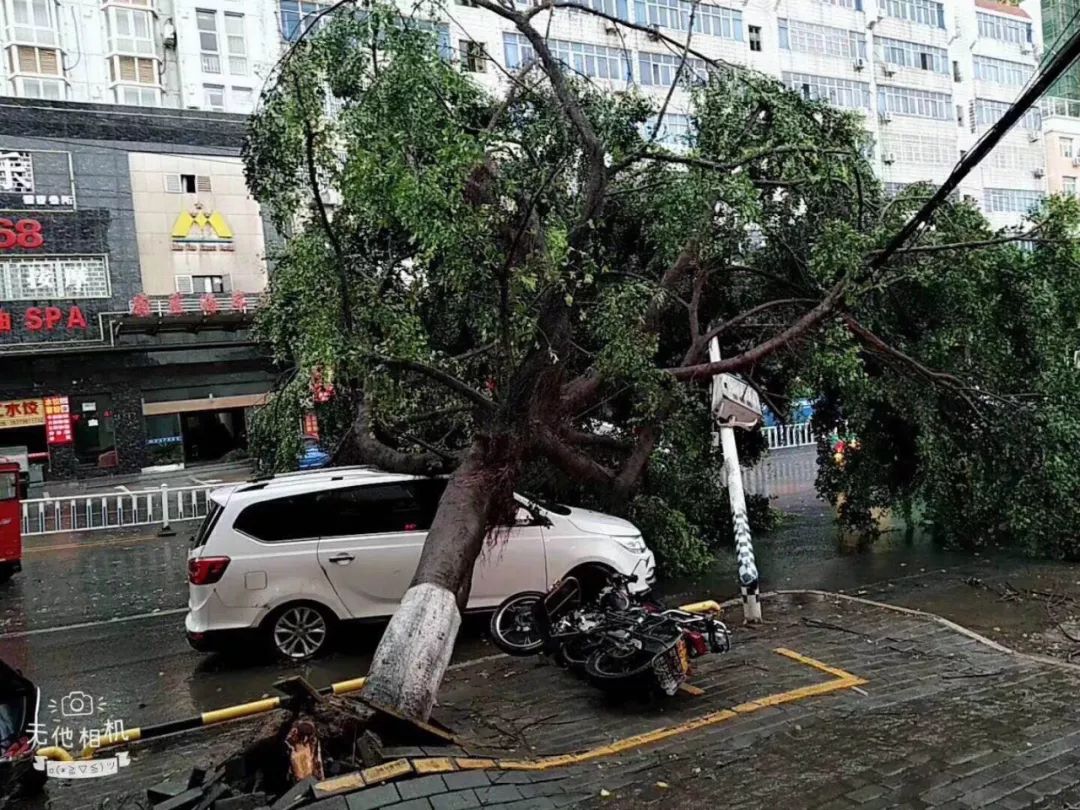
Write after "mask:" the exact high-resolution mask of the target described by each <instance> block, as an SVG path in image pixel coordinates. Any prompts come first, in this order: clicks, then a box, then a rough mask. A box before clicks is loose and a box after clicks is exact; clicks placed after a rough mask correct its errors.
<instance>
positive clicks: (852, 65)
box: [280, 0, 1080, 227]
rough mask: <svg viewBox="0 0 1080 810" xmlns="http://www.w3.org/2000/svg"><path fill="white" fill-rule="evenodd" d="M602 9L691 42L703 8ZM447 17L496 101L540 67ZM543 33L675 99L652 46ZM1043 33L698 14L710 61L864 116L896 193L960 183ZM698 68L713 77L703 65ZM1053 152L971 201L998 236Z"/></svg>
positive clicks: (844, 2) (1030, 118)
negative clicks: (516, 75)
mask: <svg viewBox="0 0 1080 810" xmlns="http://www.w3.org/2000/svg"><path fill="white" fill-rule="evenodd" d="M591 2H592V4H593V6H594V7H595V8H597V9H598V10H602V11H604V12H605V13H607V14H608V15H610V16H613V17H616V18H620V19H625V20H628V21H632V22H635V23H639V24H644V25H648V26H655V27H657V28H659V29H660V30H662V31H663V32H664V33H666V34H669V35H670V36H673V37H681V36H685V32H686V30H687V28H688V26H689V24H690V17H691V12H692V9H693V8H694V6H693V4H692V3H690V2H686V0H633V2H631V0H591ZM323 6H324V4H321V3H318V2H314V0H311V1H310V2H293V1H292V0H281V2H280V8H281V18H280V19H281V23H282V36H283V37H284V38H285V39H290V38H295V36H296V35H297V33H298V32H299V31H301V30H303V28H304V25H305V19H307V20H310V19H311V15H312V13H313V12H315V11H317V10H318V9H319V8H321V7H323ZM305 15H306V16H305ZM442 16H443V19H442V20H441V21H438V23H437V24H438V25H439V31H440V38H441V40H442V41H443V42H444V47H445V49H446V50H447V52H448V53H450V54H452V57H453V58H454V59H456V60H457V61H458V62H459V64H460V66H461V69H462V70H465V71H468V72H470V73H472V74H474V76H475V78H476V79H477V80H478V81H479V82H481V83H483V84H485V85H487V86H489V87H491V88H492V89H497V88H500V87H502V86H504V85H505V82H506V78H505V73H504V71H505V70H515V69H518V68H520V67H521V66H522V65H524V64H525V63H527V62H528V61H530V60H531V59H533V58H535V57H534V54H533V52H532V49H531V48H530V47H529V45H528V43H527V42H526V41H525V40H524V39H523V37H521V35H520V34H518V33H517V32H516V31H515V30H514V29H513V27H512V26H511V25H510V24H509V23H507V22H505V21H504V20H501V19H499V18H496V17H495V16H494V15H491V14H489V13H487V12H485V11H484V10H482V9H477V8H475V7H472V6H471V5H469V4H468V2H467V0H459V2H458V3H455V4H454V5H451V6H448V7H447V8H446V9H445V13H444V14H443V15H442ZM537 19H538V22H539V24H540V25H541V26H543V28H544V29H545V30H547V31H549V36H550V38H551V40H552V45H553V50H554V52H555V53H556V54H557V55H558V56H559V57H560V58H561V59H562V60H563V61H564V62H566V64H568V65H570V66H571V68H572V69H574V70H575V71H577V72H579V73H581V74H583V75H585V76H588V77H589V78H590V79H591V80H592V81H594V82H596V83H598V84H600V85H602V86H607V87H610V88H611V89H613V90H623V89H626V88H629V87H632V86H633V87H637V88H639V89H640V90H642V91H644V92H647V93H651V94H654V95H655V96H656V97H657V98H663V97H664V96H666V94H667V91H668V88H669V87H670V85H671V82H672V80H673V78H674V76H675V72H676V70H677V67H678V64H679V56H678V54H677V53H674V52H673V51H672V50H671V49H670V48H667V47H666V46H665V45H664V44H663V43H661V42H658V41H657V40H656V39H655V38H654V37H651V36H650V35H649V34H646V33H643V32H637V31H632V30H628V29H625V28H619V27H618V26H616V25H613V24H612V23H611V22H610V21H607V20H604V19H600V18H596V17H594V16H591V15H588V14H582V13H577V12H574V11H566V10H563V11H559V12H557V13H556V14H555V17H554V19H553V20H552V21H551V25H550V26H548V23H547V20H546V17H545V16H541V17H538V18H537ZM1040 31H1041V27H1040V20H1039V8H1038V5H1037V4H1035V3H1031V4H1026V5H1023V6H1018V5H1010V4H1005V3H998V2H994V0H962V2H959V3H949V4H946V3H944V2H937V0H745V1H743V0H709V2H702V3H700V4H698V5H697V6H696V10H694V11H693V35H692V39H691V41H692V45H693V47H694V48H695V49H696V50H698V51H700V52H701V53H703V54H705V55H706V56H709V57H711V58H714V59H721V60H724V61H726V62H730V63H733V64H740V65H748V66H750V67H753V68H755V69H757V70H760V71H763V72H765V73H768V74H771V75H773V76H776V77H778V78H779V79H780V80H781V81H782V82H783V83H784V84H786V85H787V86H788V87H790V88H792V89H793V90H796V91H798V92H801V93H804V94H806V95H807V96H808V97H811V98H819V99H826V100H828V101H830V102H831V103H833V104H836V105H838V106H841V107H844V108H847V109H851V110H854V111H856V112H859V113H861V114H862V115H863V116H864V118H865V121H866V126H867V128H868V130H869V131H870V132H871V133H872V135H873V137H874V141H875V150H874V159H875V161H876V165H877V169H878V172H879V176H880V177H881V178H882V180H883V182H884V183H885V185H886V188H887V190H888V191H890V192H894V193H895V192H897V191H899V190H900V189H902V188H904V187H905V186H907V185H909V184H911V183H914V182H918V181H931V182H940V181H941V180H943V179H944V178H945V176H947V174H948V172H949V170H950V169H951V168H952V167H953V166H954V165H955V163H956V162H957V160H959V158H960V156H961V155H962V154H963V153H964V151H965V150H967V149H970V148H971V146H972V145H973V144H974V143H975V141H976V140H977V139H978V138H979V137H980V136H981V135H982V134H983V133H984V132H985V131H986V129H987V128H988V127H989V126H990V125H991V124H993V123H994V122H995V121H996V120H997V119H998V117H999V116H1000V115H1001V113H1002V112H1003V111H1004V110H1005V109H1006V108H1007V107H1008V105H1009V103H1010V102H1011V101H1012V100H1013V99H1015V98H1016V96H1017V95H1019V93H1020V91H1021V89H1022V88H1023V86H1024V85H1025V84H1026V82H1027V81H1028V80H1029V79H1030V78H1031V76H1032V74H1033V73H1034V70H1035V66H1036V64H1037V59H1038V57H1039V55H1040V42H1041V37H1040ZM485 57H487V58H485ZM688 61H689V65H690V67H691V68H692V69H693V70H695V71H698V72H702V71H703V70H704V65H703V64H701V61H700V60H698V59H693V58H692V59H690V60H688ZM493 62H494V63H497V64H493ZM688 101H689V99H688V98H687V96H686V94H685V93H683V92H682V91H681V90H679V91H677V92H676V93H675V95H674V97H673V103H672V105H671V106H670V107H669V111H668V113H667V115H666V117H665V121H664V122H663V123H662V126H661V136H662V138H663V139H664V140H665V141H666V142H667V143H669V144H673V145H677V144H678V143H679V142H680V141H681V140H683V139H685V137H686V135H687V134H688V132H689V128H690V126H691V122H690V118H689V116H688V115H687V111H688ZM1078 143H1080V142H1078ZM1045 149H1046V147H1045V143H1044V139H1043V137H1042V135H1041V116H1040V113H1039V111H1037V110H1036V111H1032V112H1031V113H1029V114H1028V115H1027V116H1025V118H1024V119H1023V121H1022V123H1021V124H1019V125H1017V126H1016V127H1015V128H1014V130H1013V131H1012V132H1010V133H1009V135H1008V136H1007V137H1006V138H1005V140H1004V142H1003V143H1002V144H1001V145H1000V146H999V147H998V148H997V149H996V150H995V152H994V154H993V155H992V157H991V158H990V159H988V160H987V161H986V162H985V163H984V165H982V166H981V167H980V168H979V169H978V170H977V171H976V172H975V173H974V175H973V176H971V177H970V178H969V179H968V180H967V181H966V182H965V183H964V184H963V185H962V187H961V189H960V192H961V194H963V195H966V196H969V197H971V198H973V199H975V200H976V201H978V203H979V205H980V206H981V207H982V209H983V210H984V211H985V213H986V215H987V217H988V218H989V219H990V221H991V222H992V223H993V224H994V225H995V226H999V227H1002V226H1007V225H1013V224H1016V223H1018V222H1019V221H1020V220H1021V219H1022V217H1023V215H1024V214H1025V213H1026V212H1027V211H1028V210H1029V209H1030V208H1031V207H1032V206H1033V205H1035V204H1037V202H1038V201H1039V200H1040V199H1041V198H1042V197H1043V196H1044V195H1045V194H1046V190H1047V183H1046V151H1045Z"/></svg>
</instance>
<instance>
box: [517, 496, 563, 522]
mask: <svg viewBox="0 0 1080 810" xmlns="http://www.w3.org/2000/svg"><path fill="white" fill-rule="evenodd" d="M521 497H522V498H524V499H525V500H527V501H529V502H530V503H532V504H534V505H536V506H539V507H540V508H541V509H543V510H544V511H546V512H551V513H552V514H554V515H562V516H564V517H565V516H566V515H569V514H570V507H569V506H566V505H564V504H561V503H556V502H555V501H548V500H544V499H543V498H540V497H537V496H536V495H534V494H533V493H531V492H522V493H521Z"/></svg>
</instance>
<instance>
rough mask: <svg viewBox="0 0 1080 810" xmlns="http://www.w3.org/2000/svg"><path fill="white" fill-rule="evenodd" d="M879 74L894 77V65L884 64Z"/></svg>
mask: <svg viewBox="0 0 1080 810" xmlns="http://www.w3.org/2000/svg"><path fill="white" fill-rule="evenodd" d="M881 72H882V73H884V74H885V75H886V76H895V75H896V65H894V64H892V63H891V62H886V63H885V64H883V65H882V66H881Z"/></svg>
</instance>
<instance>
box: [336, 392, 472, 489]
mask: <svg viewBox="0 0 1080 810" xmlns="http://www.w3.org/2000/svg"><path fill="white" fill-rule="evenodd" d="M352 433H353V438H354V440H355V441H356V448H357V450H358V451H359V453H360V458H361V459H362V460H364V461H366V462H369V463H371V464H373V465H374V466H376V467H378V468H379V469H381V470H386V471H388V472H397V473H402V474H404V475H438V474H440V473H445V472H449V471H450V470H451V469H453V467H454V466H456V465H455V464H451V463H450V460H449V459H447V458H444V457H442V456H441V455H439V454H436V453H404V452H402V451H401V450H396V449H394V448H393V447H390V445H388V444H383V443H382V442H381V441H379V440H378V439H377V438H376V437H375V434H374V432H373V425H372V422H371V412H370V410H369V408H368V405H367V402H366V400H365V399H364V395H363V394H362V393H361V394H360V397H359V402H358V403H357V405H356V415H355V417H354V419H353V431H352Z"/></svg>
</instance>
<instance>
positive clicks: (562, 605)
mask: <svg viewBox="0 0 1080 810" xmlns="http://www.w3.org/2000/svg"><path fill="white" fill-rule="evenodd" d="M635 581H636V577H635V576H634V575H633V574H631V575H630V576H624V575H621V574H616V573H612V574H609V575H608V578H607V582H606V584H605V585H604V586H603V587H602V588H601V589H600V591H599V593H598V594H597V596H596V598H595V599H592V600H588V601H586V600H584V599H583V594H582V588H581V584H580V583H579V582H578V581H577V579H576V578H575V577H567V578H565V579H563V580H562V581H560V582H558V583H556V585H555V586H554V587H553V588H552V589H551V590H550V591H548V592H547V593H546V594H544V593H540V592H539V591H525V592H522V593H518V594H514V595H513V596H510V597H509V598H507V599H506V600H504V601H503V603H502V604H500V605H499V607H498V608H496V610H495V613H494V614H493V615H492V617H491V637H492V640H493V641H494V643H495V645H496V646H497V647H499V649H501V650H503V651H504V652H506V653H509V654H510V655H519V656H520V655H535V654H539V653H544V654H546V655H548V656H549V657H551V658H552V659H554V660H556V661H557V662H559V663H560V664H562V665H563V666H565V667H567V668H568V669H570V670H572V671H574V672H578V673H582V674H584V675H585V676H586V677H587V678H588V679H589V680H590V681H591V682H592V683H593V684H594V685H596V686H598V687H600V688H603V689H606V690H609V691H615V690H626V689H639V688H649V687H655V688H657V689H658V690H659V691H661V692H663V693H664V694H667V695H672V694H674V693H675V692H676V691H677V690H678V688H679V686H680V685H681V684H682V683H683V682H684V681H685V680H686V678H687V676H688V674H689V671H690V661H691V660H692V659H694V658H697V657H699V656H702V655H706V654H708V653H710V652H713V653H715V652H724V651H726V650H727V649H728V648H729V647H730V637H729V634H728V631H727V628H726V627H725V626H724V624H723V623H722V622H720V621H718V620H716V619H713V618H711V617H707V616H700V615H697V614H694V613H688V612H686V611H682V610H663V609H661V608H660V607H659V606H658V605H655V604H653V603H649V602H641V601H638V600H637V599H635V597H633V596H632V595H631V593H630V591H629V585H630V584H631V583H633V582H635Z"/></svg>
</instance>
